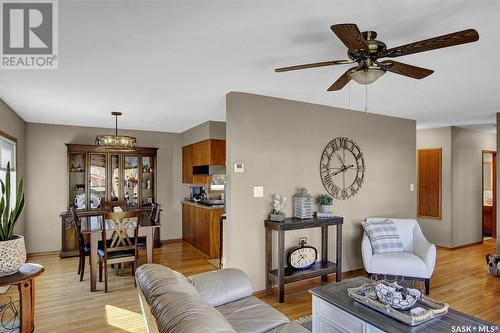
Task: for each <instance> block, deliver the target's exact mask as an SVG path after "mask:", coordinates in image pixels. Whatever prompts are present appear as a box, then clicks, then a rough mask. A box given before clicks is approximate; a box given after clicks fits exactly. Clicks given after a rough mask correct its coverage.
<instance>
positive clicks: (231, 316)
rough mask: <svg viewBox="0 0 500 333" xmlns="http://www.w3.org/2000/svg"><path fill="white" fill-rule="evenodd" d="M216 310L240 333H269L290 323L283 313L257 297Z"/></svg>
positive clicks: (244, 299)
mask: <svg viewBox="0 0 500 333" xmlns="http://www.w3.org/2000/svg"><path fill="white" fill-rule="evenodd" d="M216 309H217V310H219V311H220V312H221V313H222V315H223V316H224V317H225V318H226V320H227V321H228V322H229V323H230V324H231V325H232V326H233V327H234V329H235V330H236V331H237V332H239V333H260V332H267V331H269V330H272V329H273V328H275V327H277V326H280V325H283V324H287V323H288V322H289V320H288V318H287V317H285V316H284V315H283V314H282V313H281V312H279V311H278V310H276V309H275V308H273V307H272V306H270V305H267V304H266V303H264V302H262V301H261V300H259V299H258V298H257V297H255V296H249V297H245V298H242V299H240V300H237V301H234V302H231V303H227V304H224V305H221V306H219V307H217V308H216Z"/></svg>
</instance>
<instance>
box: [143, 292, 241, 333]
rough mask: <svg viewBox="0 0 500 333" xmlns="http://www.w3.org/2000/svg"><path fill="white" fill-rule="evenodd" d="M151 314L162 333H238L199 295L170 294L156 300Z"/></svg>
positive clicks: (153, 302) (152, 303)
mask: <svg viewBox="0 0 500 333" xmlns="http://www.w3.org/2000/svg"><path fill="white" fill-rule="evenodd" d="M151 313H152V314H153V316H154V317H155V318H156V324H157V326H158V330H159V331H160V332H161V333H167V332H168V333H198V332H213V333H236V331H235V330H234V328H233V327H232V326H231V324H229V322H228V321H227V320H226V319H225V318H224V317H223V316H222V314H221V313H220V312H219V311H217V310H216V309H215V308H214V307H213V306H211V305H209V304H207V303H205V302H204V301H203V299H202V298H201V297H200V296H199V295H189V294H185V293H177V292H169V293H167V294H164V295H161V296H158V297H156V298H154V299H153V300H152V302H151Z"/></svg>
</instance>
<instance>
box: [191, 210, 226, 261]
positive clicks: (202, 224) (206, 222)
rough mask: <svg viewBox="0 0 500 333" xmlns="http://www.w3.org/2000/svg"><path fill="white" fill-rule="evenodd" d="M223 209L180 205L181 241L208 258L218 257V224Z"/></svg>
mask: <svg viewBox="0 0 500 333" xmlns="http://www.w3.org/2000/svg"><path fill="white" fill-rule="evenodd" d="M222 214H224V208H211V207H203V206H200V205H197V204H193V203H183V204H182V239H183V240H184V241H185V242H187V243H189V244H190V245H191V246H193V247H194V248H196V249H198V250H199V251H200V252H202V253H203V254H205V255H207V256H208V257H209V258H218V257H219V246H220V244H219V242H220V222H219V219H220V217H221V216H222Z"/></svg>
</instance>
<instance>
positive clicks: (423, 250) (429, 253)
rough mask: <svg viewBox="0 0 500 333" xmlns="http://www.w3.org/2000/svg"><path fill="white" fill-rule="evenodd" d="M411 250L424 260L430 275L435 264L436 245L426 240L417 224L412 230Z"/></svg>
mask: <svg viewBox="0 0 500 333" xmlns="http://www.w3.org/2000/svg"><path fill="white" fill-rule="evenodd" d="M413 252H414V253H415V254H416V255H417V256H418V257H419V258H420V259H422V260H423V261H424V262H425V265H426V266H427V269H428V271H429V277H430V276H431V275H432V272H433V271H434V266H435V264H436V246H435V245H434V244H432V243H429V241H427V239H426V238H425V236H424V234H423V233H422V230H421V229H420V227H418V226H417V227H416V228H415V229H414V230H413Z"/></svg>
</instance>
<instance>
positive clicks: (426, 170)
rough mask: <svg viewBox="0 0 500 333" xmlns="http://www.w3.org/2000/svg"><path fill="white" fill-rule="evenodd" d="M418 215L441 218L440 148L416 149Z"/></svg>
mask: <svg viewBox="0 0 500 333" xmlns="http://www.w3.org/2000/svg"><path fill="white" fill-rule="evenodd" d="M417 177H418V178H417V183H418V186H417V190H418V194H417V196H418V202H417V206H418V212H417V216H418V217H424V218H431V219H437V220H440V219H441V148H427V149H418V150H417Z"/></svg>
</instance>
